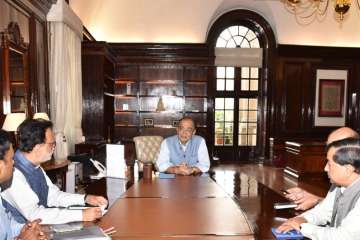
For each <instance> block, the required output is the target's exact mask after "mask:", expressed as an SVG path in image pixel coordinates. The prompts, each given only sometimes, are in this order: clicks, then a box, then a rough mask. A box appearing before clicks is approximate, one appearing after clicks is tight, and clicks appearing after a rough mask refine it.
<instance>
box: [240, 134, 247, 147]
mask: <svg viewBox="0 0 360 240" xmlns="http://www.w3.org/2000/svg"><path fill="white" fill-rule="evenodd" d="M246 145H247V135H239V146H246Z"/></svg>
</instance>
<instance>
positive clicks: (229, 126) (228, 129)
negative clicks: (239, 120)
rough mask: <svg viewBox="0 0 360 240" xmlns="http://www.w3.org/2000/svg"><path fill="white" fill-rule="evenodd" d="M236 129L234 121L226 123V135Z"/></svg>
mask: <svg viewBox="0 0 360 240" xmlns="http://www.w3.org/2000/svg"><path fill="white" fill-rule="evenodd" d="M233 130H234V124H233V123H225V135H232V134H233Z"/></svg>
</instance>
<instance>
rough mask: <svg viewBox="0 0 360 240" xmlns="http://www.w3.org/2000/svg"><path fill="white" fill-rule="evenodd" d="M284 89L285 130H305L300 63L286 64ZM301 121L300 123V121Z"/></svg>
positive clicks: (301, 68)
mask: <svg viewBox="0 0 360 240" xmlns="http://www.w3.org/2000/svg"><path fill="white" fill-rule="evenodd" d="M283 71H284V89H283V91H282V92H283V94H282V95H283V101H284V102H283V105H284V114H283V119H282V126H283V130H285V131H290V132H296V131H298V130H299V129H302V128H303V119H304V116H303V111H302V108H303V93H302V91H301V90H302V85H303V77H302V75H303V65H302V64H299V63H285V64H284V69H283ZM299 120H300V121H299Z"/></svg>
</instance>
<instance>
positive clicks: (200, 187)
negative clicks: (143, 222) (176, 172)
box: [122, 176, 229, 198]
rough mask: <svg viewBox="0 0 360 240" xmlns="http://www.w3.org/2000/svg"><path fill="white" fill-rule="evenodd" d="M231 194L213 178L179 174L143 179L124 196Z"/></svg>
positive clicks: (200, 196) (222, 195)
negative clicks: (170, 177) (148, 179)
mask: <svg viewBox="0 0 360 240" xmlns="http://www.w3.org/2000/svg"><path fill="white" fill-rule="evenodd" d="M228 196H229V195H228V194H227V193H226V192H225V191H224V190H223V189H222V188H221V187H220V186H219V185H218V184H216V183H215V182H214V181H213V180H212V179H210V178H209V177H201V176H188V177H183V176H178V177H176V178H174V179H159V178H154V179H152V181H151V182H147V181H144V180H141V181H140V182H137V183H134V185H133V186H132V187H131V188H130V189H129V190H128V191H126V193H125V194H124V195H122V197H123V198H130V197H132V198H134V197H143V198H144V197H148V198H151V197H152V198H153V197H161V198H194V197H197V198H209V197H228Z"/></svg>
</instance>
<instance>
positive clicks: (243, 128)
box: [239, 123, 247, 134]
mask: <svg viewBox="0 0 360 240" xmlns="http://www.w3.org/2000/svg"><path fill="white" fill-rule="evenodd" d="M239 134H247V123H239Z"/></svg>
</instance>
